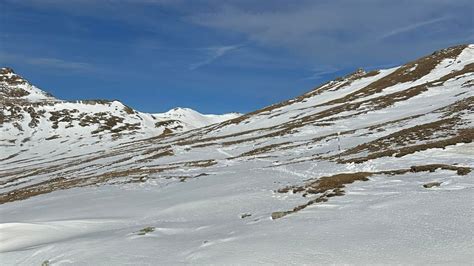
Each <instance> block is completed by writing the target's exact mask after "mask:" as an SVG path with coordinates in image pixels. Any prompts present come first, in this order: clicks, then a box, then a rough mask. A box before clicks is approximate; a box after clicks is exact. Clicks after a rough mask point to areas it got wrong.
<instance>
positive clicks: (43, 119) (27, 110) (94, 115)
mask: <svg viewBox="0 0 474 266" xmlns="http://www.w3.org/2000/svg"><path fill="white" fill-rule="evenodd" d="M0 103H1V105H0V122H1V123H0V127H1V128H2V132H3V133H2V134H3V137H2V140H1V141H2V142H5V141H6V142H7V143H9V145H12V144H13V143H14V144H16V145H20V144H21V145H26V144H25V143H26V142H31V143H33V142H34V143H38V142H41V141H45V140H49V139H52V138H53V139H56V138H68V139H70V138H78V139H84V140H86V141H85V143H84V145H88V144H91V143H94V142H95V141H93V140H91V139H94V137H98V138H101V139H103V138H106V139H113V140H117V139H121V137H122V136H124V135H137V136H140V137H154V136H161V135H169V134H172V133H176V132H183V131H188V130H192V129H196V128H199V127H204V126H208V125H210V124H214V123H220V122H223V121H225V120H228V119H233V118H236V117H238V116H240V114H238V113H230V114H223V115H212V114H201V113H199V112H197V111H194V110H192V109H189V108H174V109H172V110H170V111H168V112H166V113H157V114H149V113H142V112H139V111H136V110H134V109H132V108H130V107H128V106H126V105H125V104H123V103H121V102H119V101H109V100H83V101H64V100H60V99H57V98H55V97H53V96H52V95H51V94H49V93H47V92H45V91H43V90H41V89H39V88H37V87H36V86H34V85H32V84H31V83H30V82H28V81H27V80H26V79H24V78H23V77H21V76H20V75H18V74H16V73H15V72H14V71H13V69H11V68H7V67H3V68H0ZM91 137H93V138H91ZM16 140H25V141H24V142H20V141H18V142H16Z"/></svg>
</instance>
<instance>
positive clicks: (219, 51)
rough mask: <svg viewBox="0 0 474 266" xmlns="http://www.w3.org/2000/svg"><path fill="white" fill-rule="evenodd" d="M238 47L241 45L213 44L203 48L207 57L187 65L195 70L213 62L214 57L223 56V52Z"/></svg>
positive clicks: (225, 52)
mask: <svg viewBox="0 0 474 266" xmlns="http://www.w3.org/2000/svg"><path fill="white" fill-rule="evenodd" d="M240 47H242V45H228V46H214V47H207V48H204V50H205V51H206V53H207V54H208V57H207V58H206V59H205V60H203V61H200V62H197V63H193V64H191V65H190V66H189V69H190V70H196V69H198V68H200V67H202V66H205V65H209V64H211V63H212V62H214V61H215V60H216V59H218V58H220V57H222V56H224V55H225V54H227V53H229V52H231V51H233V50H237V49H239V48H240Z"/></svg>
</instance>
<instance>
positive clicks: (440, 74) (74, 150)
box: [0, 45, 474, 265]
mask: <svg viewBox="0 0 474 266" xmlns="http://www.w3.org/2000/svg"><path fill="white" fill-rule="evenodd" d="M473 86H474V45H461V46H456V47H451V48H447V49H444V50H440V51H437V52H435V53H433V54H431V55H429V56H426V57H423V58H420V59H417V60H415V61H413V62H410V63H407V64H405V65H403V66H400V67H396V68H392V69H386V70H380V71H372V72H368V73H366V72H364V71H362V70H358V71H356V72H355V73H353V74H350V75H348V76H345V77H343V78H340V79H337V80H334V81H331V82H328V83H326V84H323V85H322V86H320V87H318V88H315V89H314V90H312V91H310V92H308V93H306V94H304V95H302V96H299V97H297V98H294V99H291V100H288V101H285V102H282V103H279V104H275V105H272V106H269V107H266V108H263V109H261V110H257V111H255V112H252V113H249V114H246V115H243V116H240V117H237V118H235V119H231V120H228V121H224V122H222V123H219V124H213V125H209V126H206V127H202V128H197V129H194V130H190V131H186V132H181V133H176V134H172V135H164V136H155V137H151V138H141V139H138V138H135V139H132V138H133V136H129V137H128V138H129V140H128V141H125V140H126V139H127V138H126V137H124V138H122V139H124V141H121V142H115V143H111V144H108V145H107V146H104V145H102V146H101V145H99V144H97V143H95V142H94V141H91V139H89V138H87V139H85V140H84V141H89V142H88V143H89V144H88V146H87V148H83V146H81V144H80V143H67V144H64V143H62V141H65V140H66V139H68V138H65V139H64V140H60V139H55V138H52V139H50V140H48V146H47V147H46V146H41V147H40V146H34V147H32V148H28V149H23V148H21V146H16V147H11V148H8V149H2V151H3V153H4V154H2V157H3V159H2V160H1V162H0V167H1V170H0V180H1V183H0V185H1V187H0V193H1V194H0V203H3V204H2V205H0V222H1V224H0V230H2V234H1V236H0V238H1V242H0V252H3V253H0V260H1V261H3V262H5V263H6V264H38V263H41V262H44V261H48V262H49V263H51V264H53V265H54V264H56V263H57V264H61V263H77V264H87V263H91V264H157V263H159V264H181V263H193V264H209V263H213V264H215V263H241V264H247V263H253V264H256V263H268V264H302V263H306V264H313V263H314V264H325V263H359V264H363V263H369V262H370V263H419V264H421V263H423V264H431V263H455V264H463V263H464V264H467V263H470V262H471V261H472V259H473V257H474V244H473V243H474V241H473V239H474V232H473V227H472V226H471V223H472V220H473V218H474V212H473V202H474V194H473V189H474V179H473V172H472V171H471V170H472V167H474V144H473V143H472V140H473V138H474V128H473V123H474V114H473V111H474V91H473ZM184 111H185V110H184ZM170 118H171V117H170ZM2 148H3V147H2ZM45 154H47V155H45ZM19 236H21V237H19Z"/></svg>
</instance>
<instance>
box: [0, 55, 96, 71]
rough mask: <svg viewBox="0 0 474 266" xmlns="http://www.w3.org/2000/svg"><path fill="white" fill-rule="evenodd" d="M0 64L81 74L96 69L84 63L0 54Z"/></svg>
mask: <svg viewBox="0 0 474 266" xmlns="http://www.w3.org/2000/svg"><path fill="white" fill-rule="evenodd" d="M0 63H1V64H2V65H7V64H12V63H26V64H28V65H32V66H38V67H44V68H54V69H62V70H69V71H81V72H86V71H94V70H96V69H97V68H96V67H95V66H94V65H92V64H89V63H85V62H76V61H68V60H64V59H59V58H53V57H26V56H23V55H14V54H2V53H0Z"/></svg>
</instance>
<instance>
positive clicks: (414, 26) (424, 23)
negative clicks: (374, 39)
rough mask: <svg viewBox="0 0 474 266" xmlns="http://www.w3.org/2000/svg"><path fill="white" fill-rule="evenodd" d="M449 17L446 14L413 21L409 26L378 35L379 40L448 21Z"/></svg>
mask: <svg viewBox="0 0 474 266" xmlns="http://www.w3.org/2000/svg"><path fill="white" fill-rule="evenodd" d="M449 19H451V17H448V16H446V17H441V18H435V19H429V20H425V21H420V22H417V23H413V24H410V25H407V26H404V27H400V28H396V29H393V30H391V31H389V32H387V33H385V34H382V35H381V36H379V37H378V40H382V39H386V38H389V37H392V36H395V35H399V34H403V33H405V32H410V31H414V30H416V29H418V28H421V27H425V26H428V25H431V24H435V23H438V22H442V21H446V20H449Z"/></svg>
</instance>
